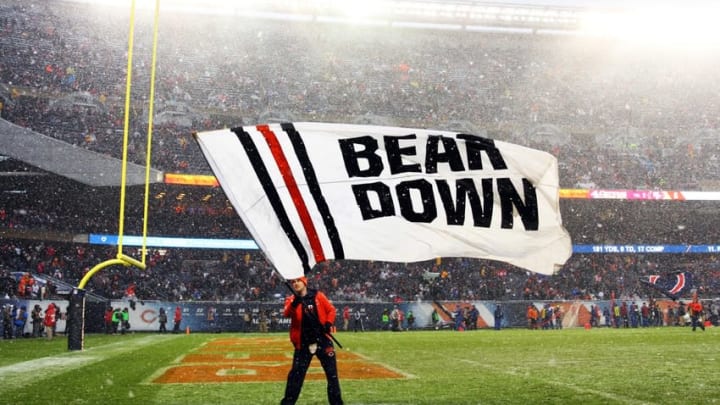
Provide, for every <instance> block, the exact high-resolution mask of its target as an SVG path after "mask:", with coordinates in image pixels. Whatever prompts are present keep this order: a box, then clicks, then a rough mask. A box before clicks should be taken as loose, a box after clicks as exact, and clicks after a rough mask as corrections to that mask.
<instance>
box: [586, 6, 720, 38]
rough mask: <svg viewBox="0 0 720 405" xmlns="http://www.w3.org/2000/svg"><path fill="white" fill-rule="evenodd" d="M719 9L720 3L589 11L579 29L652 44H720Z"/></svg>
mask: <svg viewBox="0 0 720 405" xmlns="http://www.w3.org/2000/svg"><path fill="white" fill-rule="evenodd" d="M719 12H720V5H705V6H703V7H689V6H683V7H671V6H655V7H653V8H648V9H635V10H632V11H627V12H624V13H607V12H606V13H602V12H589V13H587V14H585V15H584V16H583V17H582V18H581V28H580V31H581V32H583V33H584V34H589V35H594V36H602V37H614V38H618V39H622V40H624V41H628V42H629V43H636V44H640V45H649V46H664V47H667V46H675V47H677V46H680V47H708V46H718V45H720V27H718V26H717V25H716V24H715V22H714V20H715V19H716V16H717V15H720V14H718V13H719Z"/></svg>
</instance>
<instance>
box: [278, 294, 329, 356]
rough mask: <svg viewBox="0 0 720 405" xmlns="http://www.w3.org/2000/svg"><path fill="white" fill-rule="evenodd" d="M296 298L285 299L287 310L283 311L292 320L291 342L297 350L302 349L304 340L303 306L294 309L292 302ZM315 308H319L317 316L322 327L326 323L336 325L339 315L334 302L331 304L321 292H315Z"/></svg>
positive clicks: (292, 296) (291, 296)
mask: <svg viewBox="0 0 720 405" xmlns="http://www.w3.org/2000/svg"><path fill="white" fill-rule="evenodd" d="M308 293H309V291H308ZM294 298H295V296H294V295H290V296H288V297H286V298H285V309H284V311H283V315H284V316H285V317H286V318H290V341H291V342H292V343H293V345H294V346H295V348H296V349H300V348H301V347H302V339H301V337H300V333H301V331H302V313H303V306H302V305H298V306H296V307H295V308H293V307H292V302H293V299H294ZM315 308H317V316H318V320H319V321H320V325H325V323H327V322H330V323H333V324H334V323H335V316H336V315H337V310H336V309H335V307H334V306H333V304H332V302H330V300H329V299H328V297H327V296H326V295H325V294H323V293H322V292H321V291H316V292H315Z"/></svg>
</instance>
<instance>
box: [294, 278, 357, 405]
mask: <svg viewBox="0 0 720 405" xmlns="http://www.w3.org/2000/svg"><path fill="white" fill-rule="evenodd" d="M307 282H308V281H307V277H298V278H296V279H293V280H290V281H289V283H290V284H291V289H292V291H293V294H292V295H290V296H288V297H287V298H286V299H285V307H284V310H283V315H284V316H285V317H286V318H290V341H291V342H292V344H293V346H294V348H295V351H294V353H293V362H292V368H291V369H290V372H289V373H288V377H287V385H286V386H285V396H284V397H283V399H282V401H281V402H280V403H281V404H283V405H287V404H294V403H295V402H297V400H298V397H299V396H300V391H301V390H302V386H303V382H304V380H305V374H306V373H307V370H308V367H310V361H311V360H312V358H313V356H317V358H318V360H320V364H321V365H322V368H323V370H324V371H325V377H326V378H327V395H328V402H329V403H330V404H332V405H340V404H342V403H343V400H342V393H341V391H340V380H339V378H338V372H337V360H336V358H335V347H334V346H333V339H332V335H331V333H332V327H333V324H334V322H335V316H336V314H337V310H336V309H335V307H334V306H333V304H332V302H331V301H330V300H329V299H328V297H327V296H326V295H325V294H324V293H323V292H321V291H318V290H315V289H311V288H308V286H307Z"/></svg>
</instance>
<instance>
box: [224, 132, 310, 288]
mask: <svg viewBox="0 0 720 405" xmlns="http://www.w3.org/2000/svg"><path fill="white" fill-rule="evenodd" d="M232 131H233V132H235V135H237V138H238V140H239V141H240V143H241V144H242V146H243V148H245V153H247V155H248V159H250V164H252V167H253V169H254V170H255V175H256V176H257V178H258V180H260V184H261V185H262V187H263V191H265V195H266V196H267V199H268V201H269V202H270V206H271V207H272V208H273V211H275V215H276V216H277V218H278V220H279V221H280V227H282V229H283V231H284V232H285V235H287V237H288V239H289V240H290V244H292V246H293V248H295V252H296V253H297V255H298V257H299V258H300V261H301V262H302V265H303V270H304V272H305V274H307V273H309V272H310V264H309V263H308V254H307V251H305V248H303V246H302V243H301V242H300V238H299V237H298V235H297V233H296V232H295V228H293V226H292V223H291V222H290V218H289V217H288V214H287V211H285V207H284V206H283V204H282V201H281V200H280V195H279V194H278V193H277V188H276V187H275V184H273V182H272V179H270V174H269V173H268V170H267V167H266V166H265V162H263V160H262V157H260V153H259V152H258V150H257V147H256V146H255V142H254V141H253V140H252V137H251V136H250V134H249V133H247V132H246V131H245V130H244V129H243V128H242V127H238V128H233V129H232Z"/></svg>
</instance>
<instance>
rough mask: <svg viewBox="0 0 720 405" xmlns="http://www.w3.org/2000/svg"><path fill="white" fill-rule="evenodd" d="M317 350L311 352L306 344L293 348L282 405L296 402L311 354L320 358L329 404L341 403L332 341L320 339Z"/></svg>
mask: <svg viewBox="0 0 720 405" xmlns="http://www.w3.org/2000/svg"><path fill="white" fill-rule="evenodd" d="M320 340H321V342H320V343H319V344H318V347H317V351H316V352H315V354H311V353H310V351H309V350H308V347H307V346H306V345H303V347H302V348H301V349H299V350H298V349H295V353H294V354H293V363H292V368H291V369H290V372H289V373H288V378H287V385H286V386H285V397H284V398H283V399H282V402H280V403H281V404H282V405H290V404H294V403H295V402H297V400H298V397H299V396H300V390H302V386H303V382H304V381H305V374H306V373H307V370H308V367H310V361H311V360H312V358H313V356H317V357H318V360H320V364H321V365H322V368H323V370H324V371H325V377H326V378H327V396H328V402H329V403H330V404H331V405H342V403H343V400H342V394H341V392H340V380H339V379H338V373H337V360H336V358H335V348H334V347H333V344H332V341H331V340H330V339H328V338H322V339H320Z"/></svg>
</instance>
